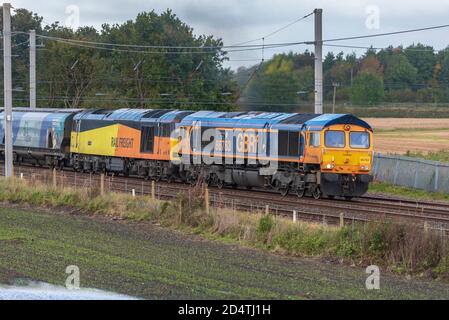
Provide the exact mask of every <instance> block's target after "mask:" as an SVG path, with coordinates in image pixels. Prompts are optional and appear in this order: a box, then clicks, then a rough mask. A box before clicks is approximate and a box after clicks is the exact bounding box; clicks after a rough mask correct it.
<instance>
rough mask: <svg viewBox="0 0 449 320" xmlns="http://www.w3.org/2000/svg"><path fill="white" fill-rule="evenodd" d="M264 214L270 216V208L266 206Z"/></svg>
mask: <svg viewBox="0 0 449 320" xmlns="http://www.w3.org/2000/svg"><path fill="white" fill-rule="evenodd" d="M265 214H266V215H267V216H268V215H269V214H270V206H269V205H268V204H267V205H266V206H265Z"/></svg>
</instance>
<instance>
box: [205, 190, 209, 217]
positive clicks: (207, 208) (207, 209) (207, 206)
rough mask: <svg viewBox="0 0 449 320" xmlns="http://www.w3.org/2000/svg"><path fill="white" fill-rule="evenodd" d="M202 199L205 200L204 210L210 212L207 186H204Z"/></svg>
mask: <svg viewBox="0 0 449 320" xmlns="http://www.w3.org/2000/svg"><path fill="white" fill-rule="evenodd" d="M204 200H205V201H206V212H207V213H209V212H210V199H209V188H207V187H206V188H205V190H204Z"/></svg>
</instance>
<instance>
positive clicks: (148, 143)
mask: <svg viewBox="0 0 449 320" xmlns="http://www.w3.org/2000/svg"><path fill="white" fill-rule="evenodd" d="M141 137H142V138H141V141H142V142H141V145H140V152H143V153H153V149H154V127H143V128H142V135H141Z"/></svg>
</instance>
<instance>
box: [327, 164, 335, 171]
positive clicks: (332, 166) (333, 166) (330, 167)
mask: <svg viewBox="0 0 449 320" xmlns="http://www.w3.org/2000/svg"><path fill="white" fill-rule="evenodd" d="M333 168H335V164H330V163H329V164H328V165H327V166H326V169H327V170H332V169H333Z"/></svg>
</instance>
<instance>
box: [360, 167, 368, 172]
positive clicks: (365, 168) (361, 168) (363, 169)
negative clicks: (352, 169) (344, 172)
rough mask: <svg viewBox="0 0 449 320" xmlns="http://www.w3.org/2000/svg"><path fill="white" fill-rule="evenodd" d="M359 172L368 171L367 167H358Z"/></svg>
mask: <svg viewBox="0 0 449 320" xmlns="http://www.w3.org/2000/svg"><path fill="white" fill-rule="evenodd" d="M360 170H361V171H369V167H368V166H360Z"/></svg>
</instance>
